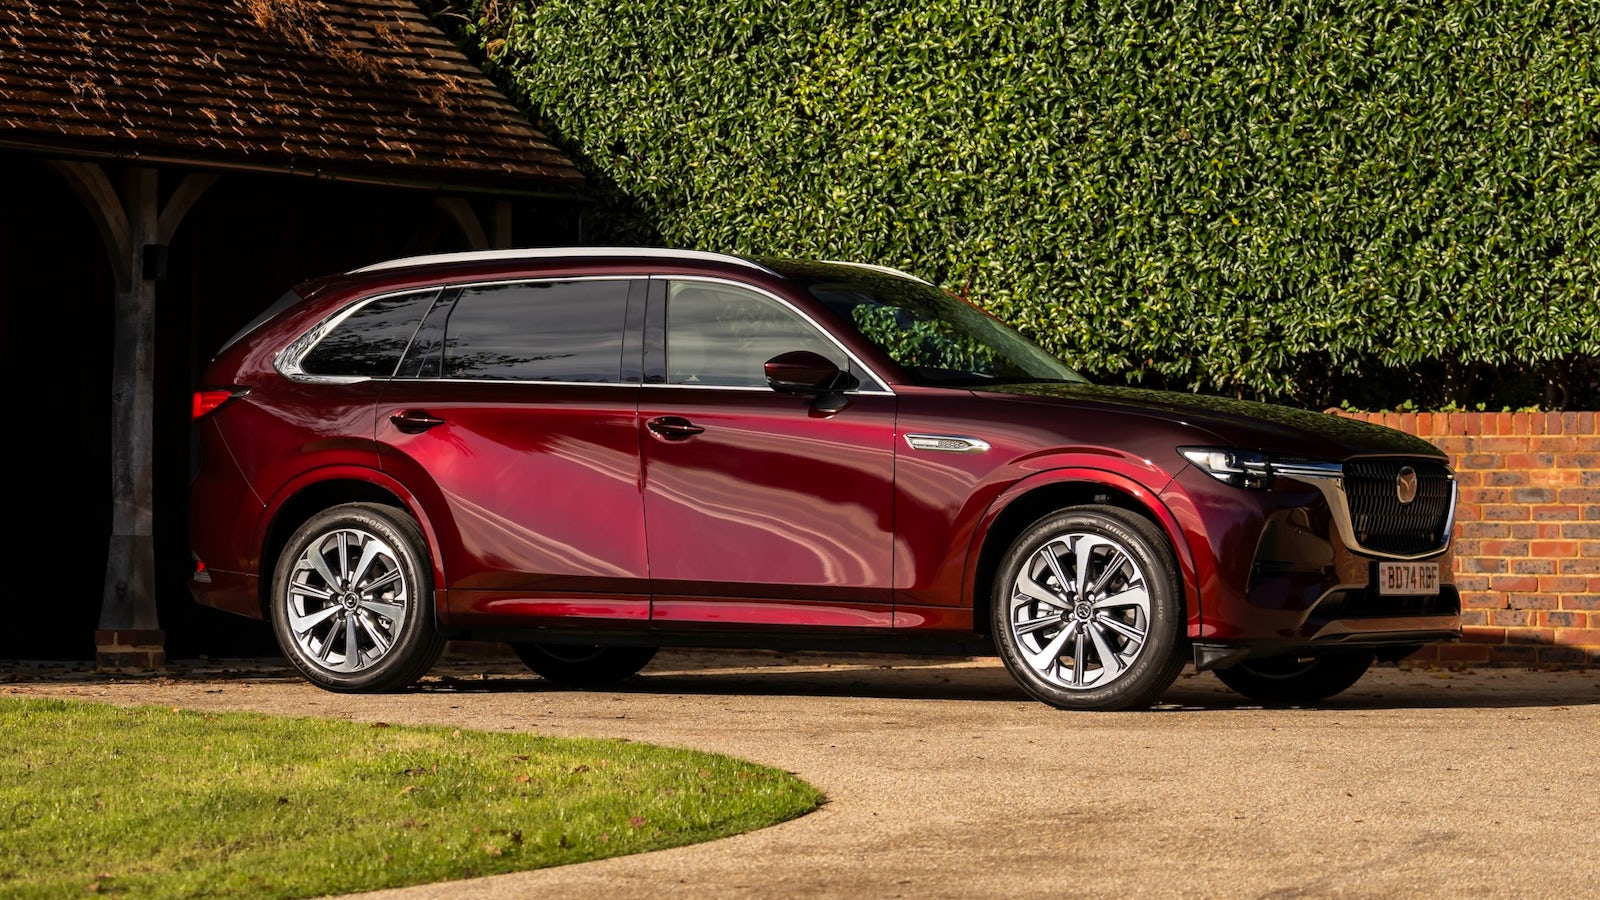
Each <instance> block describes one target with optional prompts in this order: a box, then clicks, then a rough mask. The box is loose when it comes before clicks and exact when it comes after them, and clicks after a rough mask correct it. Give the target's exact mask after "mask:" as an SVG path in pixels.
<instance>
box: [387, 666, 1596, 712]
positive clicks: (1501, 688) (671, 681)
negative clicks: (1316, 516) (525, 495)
mask: <svg viewBox="0 0 1600 900" xmlns="http://www.w3.org/2000/svg"><path fill="white" fill-rule="evenodd" d="M414 690H418V691H453V692H461V693H488V692H494V693H501V692H527V693H546V692H570V691H574V690H587V691H589V692H592V693H606V694H648V695H663V696H665V695H684V696H758V697H774V698H777V697H858V698H863V699H883V700H964V701H987V702H1010V703H1033V702H1035V701H1033V700H1032V699H1031V698H1030V697H1029V696H1028V695H1027V694H1025V693H1024V692H1023V691H1022V689H1021V688H1019V687H1018V686H1017V685H1016V683H1015V682H1014V681H1013V680H1012V679H1011V677H1010V675H1009V674H1007V673H1006V671H1005V669H1004V668H1002V667H1001V666H1000V664H999V663H998V662H997V661H996V662H994V663H993V664H992V665H949V664H944V665H938V664H931V665H925V666H920V667H919V666H901V665H895V664H884V665H881V666H866V665H839V666H835V667H829V668H818V667H815V666H807V667H802V668H793V667H783V666H766V667H760V668H750V669H741V670H736V671H727V670H709V671H700V672H696V671H692V670H685V669H672V670H666V671H652V670H651V669H650V668H648V667H647V668H646V669H645V671H644V672H642V673H641V674H639V675H636V676H634V677H633V678H630V679H627V680H625V681H623V682H620V683H618V684H613V685H608V686H605V687H598V688H573V687H570V686H563V685H559V684H555V683H552V682H549V681H545V680H544V679H542V678H539V677H538V676H535V675H531V674H486V675H482V676H467V677H460V676H457V675H453V674H445V675H442V676H430V678H429V679H428V680H426V681H424V682H423V683H421V684H419V685H418V686H417V687H416V688H414ZM1596 705H1600V677H1596V675H1595V674H1594V673H1589V672H1578V671H1550V672H1545V671H1529V670H1523V669H1505V670H1502V669H1474V670H1464V671H1443V670H1439V671H1433V670H1421V669H1408V670H1402V669H1398V668H1395V667H1378V668H1376V669H1374V670H1373V671H1372V672H1370V673H1369V674H1368V676H1367V677H1366V678H1365V679H1363V680H1362V681H1361V682H1360V683H1358V684H1356V686H1355V687H1353V688H1351V689H1350V690H1348V691H1346V692H1344V693H1343V694H1340V695H1338V696H1335V697H1332V698H1329V699H1327V700H1323V701H1320V702H1318V703H1314V704H1272V705H1266V704H1262V703H1260V702H1258V701H1254V700H1251V699H1249V698H1246V697H1243V696H1241V695H1239V694H1237V693H1234V692H1233V691H1232V690H1229V689H1228V688H1227V687H1225V686H1223V684H1222V683H1221V682H1220V681H1218V680H1217V679H1216V678H1215V677H1214V676H1212V675H1210V674H1206V673H1198V674H1197V673H1195V672H1193V671H1192V670H1186V671H1185V672H1184V674H1183V675H1182V676H1180V677H1179V679H1178V681H1177V682H1176V683H1174V684H1173V686H1172V687H1171V688H1170V689H1168V690H1167V692H1166V693H1165V694H1163V695H1162V697H1161V699H1160V701H1159V702H1157V703H1156V704H1154V705H1152V706H1151V707H1150V709H1149V711H1150V712H1158V713H1159V712H1208V711H1211V712H1228V711H1241V710H1271V709H1291V708H1292V709H1319V710H1391V709H1515V708H1540V707H1574V706H1596Z"/></svg>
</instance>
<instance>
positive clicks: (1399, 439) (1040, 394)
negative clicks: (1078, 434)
mask: <svg viewBox="0 0 1600 900" xmlns="http://www.w3.org/2000/svg"><path fill="white" fill-rule="evenodd" d="M981 393H984V394H987V395H990V396H995V397H1008V398H1010V399H1016V400H1024V399H1027V400H1036V401H1043V402H1052V401H1054V402H1065V403H1070V404H1072V405H1075V406H1076V405H1091V406H1096V407H1101V408H1106V407H1114V408H1119V409H1122V410H1125V411H1127V412H1132V413H1139V414H1145V415H1151V416H1157V417H1159V418H1162V419H1166V420H1169V421H1174V420H1175V421H1180V422H1183V423H1184V424H1187V425H1190V426H1192V427H1196V428H1201V429H1204V430H1206V431H1209V432H1211V433H1213V434H1215V435H1216V436H1217V437H1218V438H1220V441H1219V443H1220V444H1223V445H1227V446H1233V447H1238V448H1241V449H1247V450H1261V451H1263V452H1267V453H1274V454H1278V455H1283V456H1294V457H1301V458H1305V459H1327V460H1334V461H1338V460H1343V459H1346V458H1349V457H1352V456H1362V455H1371V454H1405V455H1414V456H1434V457H1441V458H1445V457H1446V454H1445V453H1444V452H1443V451H1441V450H1440V449H1439V448H1437V447H1435V446H1433V445H1432V444H1430V443H1428V442H1427V441H1425V440H1423V439H1421V438H1419V437H1414V436H1412V435H1409V434H1406V433H1405V432H1403V431H1397V430H1396V429H1393V428H1386V427H1384V426H1382V425H1373V424H1371V423H1370V422H1362V421H1358V420H1356V419H1347V418H1344V417H1342V416H1335V415H1329V414H1328V413H1322V412H1314V411H1312V410H1309V409H1297V408H1295V407H1291V406H1275V405H1273V404H1270V403H1257V402H1255V401H1252V400H1235V399H1232V398H1230V397H1213V396H1207V395H1204V394H1181V393H1177V392H1174V391H1152V390H1145V389H1143V388H1129V387H1112V386H1108V385H1098V384H1075V383H1063V384H1016V385H1005V386H1003V387H999V386H997V387H994V388H985V389H983V390H982V391H981Z"/></svg>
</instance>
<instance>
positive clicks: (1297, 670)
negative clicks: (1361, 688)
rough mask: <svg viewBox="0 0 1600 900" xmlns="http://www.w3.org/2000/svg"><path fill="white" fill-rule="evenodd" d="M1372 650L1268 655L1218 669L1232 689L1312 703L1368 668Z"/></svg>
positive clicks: (1267, 700) (1256, 696) (1341, 688)
mask: <svg viewBox="0 0 1600 900" xmlns="http://www.w3.org/2000/svg"><path fill="white" fill-rule="evenodd" d="M1373 659H1374V656H1373V654H1371V653H1327V654H1320V655H1317V656H1293V655H1290V656H1267V657H1262V658H1261V659H1247V660H1244V661H1243V662H1238V663H1234V664H1233V665H1232V666H1229V667H1228V668H1226V669H1217V670H1215V671H1216V673H1217V678H1218V679H1220V680H1221V681H1222V683H1223V684H1225V685H1227V686H1228V687H1230V688H1232V689H1233V690H1234V691H1236V692H1238V693H1240V694H1243V695H1244V696H1246V697H1249V698H1250V699H1251V700H1258V701H1260V702H1262V703H1315V702H1316V701H1318V700H1326V699H1328V698H1329V697H1332V696H1333V695H1334V694H1337V693H1340V692H1341V691H1344V690H1346V689H1348V688H1349V687H1350V686H1351V685H1353V684H1355V683H1356V682H1357V681H1360V680H1361V676H1362V675H1365V674H1367V669H1369V668H1371V666H1372V662H1373Z"/></svg>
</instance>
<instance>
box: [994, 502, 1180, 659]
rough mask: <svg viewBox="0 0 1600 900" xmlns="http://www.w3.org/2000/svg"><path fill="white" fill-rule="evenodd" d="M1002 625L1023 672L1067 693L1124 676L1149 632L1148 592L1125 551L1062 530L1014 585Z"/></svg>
mask: <svg viewBox="0 0 1600 900" xmlns="http://www.w3.org/2000/svg"><path fill="white" fill-rule="evenodd" d="M1006 621H1007V623H1009V626H1010V629H1011V635H1012V638H1013V639H1014V641H1015V643H1016V645H1017V648H1018V650H1020V651H1021V654H1022V657H1023V659H1024V660H1026V662H1027V664H1028V666H1029V667H1030V668H1031V669H1033V671H1034V672H1035V673H1037V674H1038V675H1039V677H1041V678H1043V679H1044V680H1045V681H1047V682H1049V683H1050V684H1053V685H1056V686H1058V687H1062V688H1066V689H1068V690H1089V689H1091V688H1101V687H1105V686H1106V685H1108V684H1110V683H1111V682H1113V681H1116V680H1117V679H1118V678H1120V677H1122V675H1123V674H1125V673H1126V672H1127V671H1128V669H1129V667H1130V666H1132V665H1133V663H1134V661H1135V660H1137V659H1138V658H1139V654H1140V653H1141V652H1142V651H1143V650H1144V648H1145V644H1146V636H1147V635H1148V634H1149V632H1150V592H1149V589H1148V587H1147V586H1146V583H1145V575H1144V572H1142V571H1141V570H1140V569H1139V565H1138V563H1137V562H1135V557H1134V555H1133V554H1132V553H1131V552H1130V551H1129V550H1128V548H1126V547H1124V546H1122V545H1121V544H1119V543H1117V542H1116V541H1113V540H1111V539H1110V538H1107V537H1106V536H1105V535H1101V534H1091V533H1085V532H1067V533H1064V534H1059V535H1056V536H1055V537H1052V538H1051V539H1050V540H1048V541H1046V542H1045V543H1044V545H1043V546H1042V547H1040V548H1039V549H1038V550H1036V551H1035V552H1034V553H1033V554H1032V556H1030V557H1029V558H1028V559H1027V561H1026V562H1025V563H1023V565H1022V566H1021V569H1020V570H1019V571H1018V573H1017V577H1016V579H1015V580H1014V581H1013V582H1012V588H1011V605H1010V610H1009V613H1008V615H1007V616H1006Z"/></svg>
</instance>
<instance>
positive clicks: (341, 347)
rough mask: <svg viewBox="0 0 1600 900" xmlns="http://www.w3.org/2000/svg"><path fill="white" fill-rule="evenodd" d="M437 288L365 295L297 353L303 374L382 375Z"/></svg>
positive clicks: (396, 362) (397, 356)
mask: <svg viewBox="0 0 1600 900" xmlns="http://www.w3.org/2000/svg"><path fill="white" fill-rule="evenodd" d="M438 295H439V290H438V288H432V289H429V290H426V291H421V292H418V293H412V294H396V295H394V296H392V297H379V298H377V299H376V300H369V301H367V302H366V303H365V304H363V305H362V306H360V307H359V308H357V309H356V310H355V311H354V312H352V313H350V314H349V315H347V316H345V317H344V318H343V319H342V320H340V322H339V323H338V324H337V325H335V326H334V327H333V330H332V331H330V332H328V334H327V336H325V337H324V338H322V340H320V341H318V342H317V345H316V346H315V347H312V348H311V351H310V352H309V353H307V354H306V355H305V356H303V357H301V358H300V371H301V372H304V373H305V374H307V375H333V376H357V377H366V378H388V377H390V376H391V375H393V374H394V370H395V366H397V365H399V364H400V356H401V354H403V353H405V352H406V345H407V344H409V343H411V335H413V334H415V333H416V330H417V324H418V323H419V322H421V321H422V317H423V315H425V314H426V313H427V312H428V308H429V307H430V306H432V305H433V300H434V298H435V297H437V296H438Z"/></svg>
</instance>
